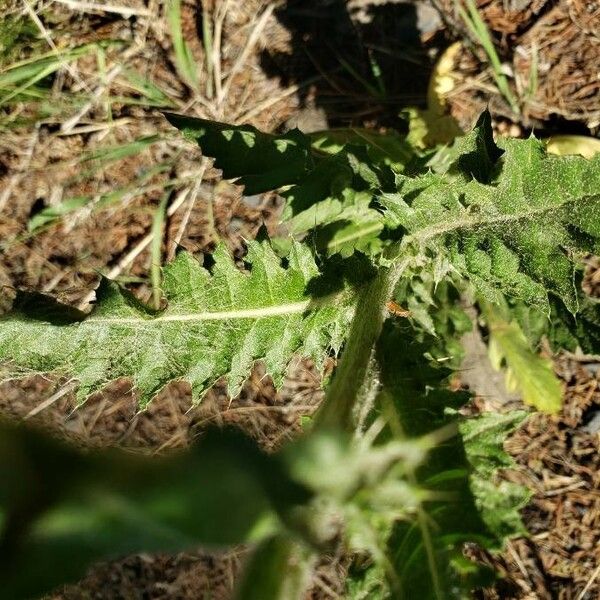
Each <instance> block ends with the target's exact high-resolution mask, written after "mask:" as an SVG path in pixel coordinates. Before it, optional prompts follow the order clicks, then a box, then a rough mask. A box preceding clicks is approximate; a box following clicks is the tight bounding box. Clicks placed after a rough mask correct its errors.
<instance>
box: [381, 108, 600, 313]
mask: <svg viewBox="0 0 600 600" xmlns="http://www.w3.org/2000/svg"><path fill="white" fill-rule="evenodd" d="M502 146H503V148H502V149H500V148H497V147H496V146H495V145H494V142H493V140H492V138H491V131H490V130H489V123H488V121H487V119H484V120H483V121H482V123H481V126H480V127H479V128H478V129H477V130H476V131H475V132H473V133H471V134H469V135H468V136H466V137H465V138H464V139H462V140H459V141H457V149H456V152H457V153H458V154H457V155H456V157H455V159H454V163H453V166H451V167H450V169H449V170H448V172H446V173H427V174H424V175H420V176H416V177H407V176H406V175H396V182H397V191H396V192H395V193H392V194H386V193H383V194H381V196H380V197H378V201H379V203H380V204H381V206H382V207H383V208H384V209H385V211H386V213H385V214H386V218H387V224H388V227H390V228H393V227H399V228H401V229H403V230H404V231H405V232H406V234H405V237H404V239H403V240H402V242H401V244H402V246H401V250H400V251H399V253H400V254H401V253H408V252H409V251H410V247H412V248H413V252H414V253H415V262H416V263H417V264H419V263H420V264H423V263H424V262H426V261H428V260H430V258H429V257H436V259H438V260H439V257H440V256H443V257H446V258H447V259H448V260H449V262H450V263H451V265H452V267H453V268H454V269H455V270H456V271H457V272H458V273H460V274H461V275H462V276H463V277H465V278H467V279H470V280H471V282H472V283H473V284H474V285H475V287H476V288H477V289H478V291H479V293H480V294H481V295H482V296H484V297H485V298H486V299H487V300H489V301H491V302H498V301H499V298H500V297H501V296H500V294H499V293H500V292H501V293H502V294H506V295H508V296H512V297H516V298H519V299H521V300H523V301H524V302H527V303H529V304H536V305H538V306H539V307H540V308H541V309H543V310H546V311H548V310H549V302H548V293H549V292H550V293H552V294H554V295H556V296H558V297H559V298H560V299H561V300H562V301H563V302H564V303H565V305H566V306H567V308H568V309H569V310H570V311H571V312H572V313H575V312H576V311H577V295H576V291H575V287H574V285H573V279H574V260H576V258H577V255H578V253H581V252H583V251H592V250H594V249H595V248H596V247H597V246H598V242H599V240H600V194H599V193H598V190H599V189H600V157H598V156H597V157H596V158H594V159H593V160H586V159H584V158H582V157H575V156H571V157H557V156H549V155H547V154H546V152H545V150H544V146H543V144H542V143H541V142H539V141H538V140H535V139H534V138H530V139H528V140H504V141H503V143H502Z"/></svg>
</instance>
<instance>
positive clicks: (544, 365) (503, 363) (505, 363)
mask: <svg viewBox="0 0 600 600" xmlns="http://www.w3.org/2000/svg"><path fill="white" fill-rule="evenodd" d="M480 306H481V307H482V310H483V315H484V318H485V321H486V324H487V326H488V329H489V332H490V339H489V356H490V360H491V363H492V366H493V367H494V368H495V369H496V370H501V369H502V368H503V367H505V368H506V382H507V385H506V387H507V389H508V391H509V392H514V391H519V392H520V393H521V395H522V397H523V402H524V403H525V404H528V405H529V406H533V407H535V408H537V409H538V410H541V411H544V412H548V413H556V412H558V411H559V410H560V407H561V405H562V395H563V393H562V385H561V384H560V381H559V380H558V377H557V376H556V375H555V374H554V370H553V369H552V361H551V360H550V359H548V358H544V357H542V356H540V355H539V354H536V353H535V352H533V350H532V349H531V346H530V345H529V342H528V340H527V338H526V337H525V334H524V333H523V331H522V330H521V328H520V327H519V324H518V323H517V322H516V321H512V320H508V319H509V318H510V317H508V319H507V316H505V315H504V314H502V308H501V307H496V306H491V305H489V304H487V303H485V302H482V303H480Z"/></svg>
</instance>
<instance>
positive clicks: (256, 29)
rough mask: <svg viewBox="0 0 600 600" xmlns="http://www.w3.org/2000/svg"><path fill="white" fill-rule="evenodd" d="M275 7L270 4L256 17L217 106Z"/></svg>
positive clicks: (225, 94) (242, 65)
mask: <svg viewBox="0 0 600 600" xmlns="http://www.w3.org/2000/svg"><path fill="white" fill-rule="evenodd" d="M275 7H276V5H275V4H271V5H270V6H268V7H267V8H265V10H264V11H263V12H262V14H261V15H260V17H258V19H257V20H256V22H255V24H254V27H253V29H252V32H251V33H250V36H249V37H248V41H247V42H246V45H245V46H244V49H243V50H242V52H241V54H240V55H239V57H238V58H237V60H236V61H235V63H234V65H233V67H232V68H231V70H230V71H229V73H228V75H227V80H226V81H225V85H223V88H222V89H221V94H220V95H219V96H218V97H217V105H218V106H221V105H222V104H223V102H224V100H225V98H226V96H227V94H228V93H229V90H230V88H231V85H232V83H233V80H234V78H235V76H236V75H237V74H238V73H239V72H240V71H241V69H242V68H243V67H244V65H245V64H246V62H247V60H248V57H249V56H250V53H251V52H252V50H253V49H254V46H255V45H256V43H257V42H258V40H259V38H260V36H261V34H262V32H263V30H264V28H265V26H266V24H267V21H268V20H269V18H270V17H271V15H272V14H273V11H274V10H275Z"/></svg>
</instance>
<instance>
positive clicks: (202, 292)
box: [0, 242, 352, 405]
mask: <svg viewBox="0 0 600 600" xmlns="http://www.w3.org/2000/svg"><path fill="white" fill-rule="evenodd" d="M214 260H215V264H214V267H213V269H212V273H211V272H209V271H208V270H207V269H204V268H203V267H201V266H200V264H199V263H198V262H197V261H196V260H195V259H194V258H192V256H191V255H189V254H186V253H180V254H179V255H178V256H177V257H176V259H175V260H174V261H173V262H172V263H171V264H168V265H167V266H166V267H165V268H164V286H163V291H164V295H165V297H166V299H167V302H168V305H167V308H166V309H165V310H163V311H161V312H158V313H155V312H151V311H149V310H148V309H147V308H146V307H144V306H142V305H141V304H140V303H139V302H137V301H136V300H135V299H134V298H133V297H132V296H131V295H130V294H129V293H127V292H125V291H123V290H122V289H121V288H119V287H118V286H117V285H116V284H114V283H112V282H110V281H107V280H105V281H103V283H102V285H101V287H100V288H99V290H98V292H97V303H96V306H95V308H94V310H93V312H92V313H91V315H90V316H88V317H87V318H83V316H84V315H81V314H77V312H76V311H73V310H72V309H71V310H67V309H65V308H64V307H60V306H57V305H56V303H54V304H52V303H50V302H48V301H42V302H40V299H39V297H34V298H32V297H25V298H24V302H22V303H21V305H20V307H19V306H17V307H16V310H14V311H13V312H11V313H10V314H9V315H6V316H4V317H3V318H1V319H0V363H2V362H4V363H5V364H6V366H7V368H8V369H9V370H10V372H12V374H13V375H19V374H23V373H27V372H51V371H54V372H59V373H62V374H65V375H67V376H71V377H74V378H76V379H77V380H78V381H79V391H78V394H79V398H80V399H81V400H84V399H85V398H86V397H87V396H88V395H89V394H91V393H92V392H94V391H96V390H99V389H100V388H102V387H103V386H104V385H105V384H106V383H107V382H109V381H112V380H114V379H116V378H118V377H132V378H133V381H134V383H135V385H136V387H137V388H138V389H139V391H140V396H141V397H140V402H141V404H142V405H144V404H146V403H147V402H149V401H150V399H151V398H152V397H153V396H154V395H155V394H156V393H157V392H158V391H160V390H161V389H162V388H163V387H164V386H165V385H166V384H167V383H168V382H170V381H173V380H176V379H179V380H185V381H188V382H189V383H190V384H191V386H192V392H193V397H194V398H195V399H198V398H200V397H201V395H202V393H203V392H204V391H205V390H206V389H207V388H208V387H209V386H210V385H212V384H213V383H214V382H215V381H216V380H217V379H219V378H220V377H223V376H225V377H226V378H227V381H228V383H229V386H230V392H231V394H233V395H235V394H237V393H238V391H239V389H240V385H241V383H242V382H243V381H244V379H245V378H246V377H247V376H248V373H249V372H250V369H251V367H252V365H253V363H254V362H255V361H256V360H259V359H262V360H264V362H265V365H266V368H267V372H268V373H269V374H271V375H272V376H273V378H274V380H275V382H276V383H279V382H281V380H282V377H283V374H284V371H285V369H286V367H287V365H288V363H289V362H290V360H291V358H292V356H293V354H294V352H298V353H300V354H302V355H304V356H307V357H310V358H313V359H314V360H315V361H316V362H317V364H321V363H322V361H323V360H324V358H325V357H326V355H327V353H328V350H329V349H332V350H333V351H334V352H337V351H338V350H339V348H340V345H341V342H342V339H343V337H344V333H345V328H346V325H347V323H348V320H349V319H350V318H351V314H352V307H351V299H350V297H349V296H347V295H346V296H344V295H343V294H341V295H338V296H334V297H329V298H319V297H318V285H317V289H313V290H311V292H312V294H313V295H315V296H317V297H316V298H315V299H314V300H312V299H311V296H309V295H308V293H307V290H306V288H307V285H308V284H309V283H310V282H311V281H312V280H313V279H314V278H315V277H316V276H317V275H318V270H317V268H316V265H315V263H314V260H313V258H312V255H311V254H310V251H309V250H308V249H307V248H306V247H302V246H300V245H294V247H293V249H292V252H291V255H290V257H289V265H288V266H287V268H286V267H284V266H283V265H282V263H281V260H280V259H279V257H277V256H276V255H275V254H274V252H273V251H272V249H271V248H270V246H269V245H268V244H267V243H266V242H265V243H259V242H251V243H250V244H249V248H248V256H247V261H248V263H249V265H250V273H245V272H242V271H240V270H239V269H238V268H237V267H236V266H235V264H234V262H233V260H232V259H231V257H230V256H229V254H228V252H227V250H226V249H225V247H224V246H220V247H219V248H218V249H217V251H216V252H215V254H214Z"/></svg>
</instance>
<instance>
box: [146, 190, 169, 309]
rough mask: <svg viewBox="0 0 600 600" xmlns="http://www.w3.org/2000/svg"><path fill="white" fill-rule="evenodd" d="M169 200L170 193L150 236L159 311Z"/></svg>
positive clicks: (160, 209)
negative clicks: (166, 212) (163, 246)
mask: <svg viewBox="0 0 600 600" xmlns="http://www.w3.org/2000/svg"><path fill="white" fill-rule="evenodd" d="M168 200H169V193H168V192H165V193H164V194H163V197H162V200H161V201H160V204H159V205H158V207H157V208H156V211H155V212H154V219H153V220H152V230H151V232H150V235H151V236H152V242H151V244H150V261H151V262H150V281H151V282H152V300H153V303H154V308H155V309H156V310H158V309H159V308H160V300H161V291H160V284H161V266H162V256H161V250H162V242H163V235H164V228H165V209H166V207H167V202H168Z"/></svg>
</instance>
